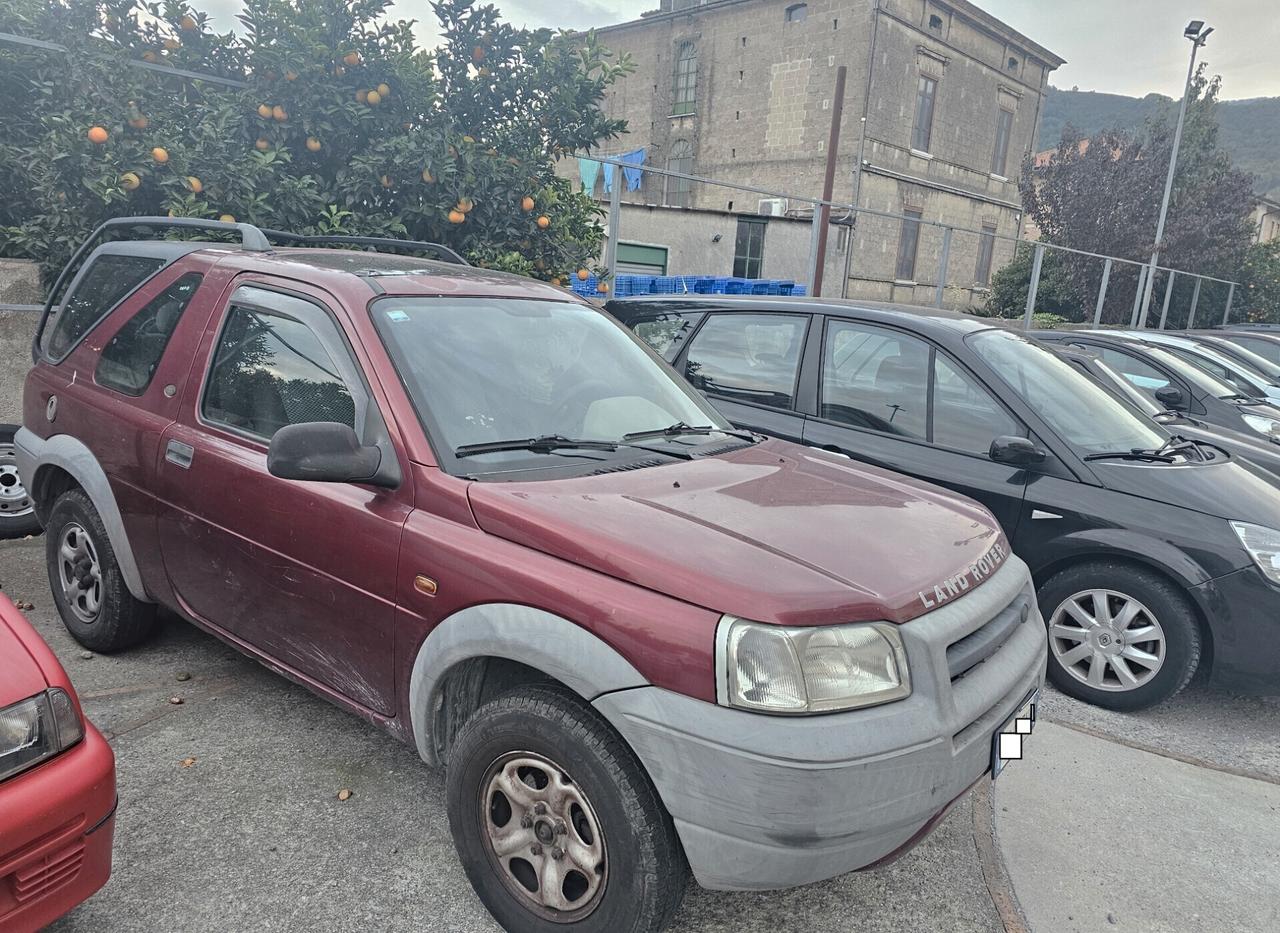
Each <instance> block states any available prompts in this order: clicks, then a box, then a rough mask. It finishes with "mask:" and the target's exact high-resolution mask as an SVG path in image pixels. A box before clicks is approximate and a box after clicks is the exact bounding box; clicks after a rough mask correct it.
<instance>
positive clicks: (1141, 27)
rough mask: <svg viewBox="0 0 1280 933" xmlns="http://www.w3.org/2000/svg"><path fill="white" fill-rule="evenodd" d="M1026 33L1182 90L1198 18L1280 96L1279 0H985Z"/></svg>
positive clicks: (1097, 80) (620, 14)
mask: <svg viewBox="0 0 1280 933" xmlns="http://www.w3.org/2000/svg"><path fill="white" fill-rule="evenodd" d="M496 2H497V5H498V7H499V9H501V10H502V11H503V12H504V13H505V14H506V16H507V18H508V19H509V20H510V21H511V22H513V23H515V24H517V25H528V26H553V27H565V28H573V29H583V28H586V27H589V26H603V25H606V24H608V23H615V22H620V21H623V20H627V19H634V18H635V17H637V16H639V15H640V13H641V12H642V11H644V10H649V9H655V8H656V7H657V5H658V3H657V0H496ZM975 2H977V4H978V6H980V7H982V8H983V9H984V10H986V11H988V12H989V13H991V14H993V15H994V16H997V17H999V18H1000V19H1002V20H1004V21H1005V22H1006V23H1008V24H1009V25H1010V26H1012V27H1013V28H1014V29H1017V30H1018V31H1019V32H1021V33H1022V34H1023V35H1026V36H1028V37H1030V38H1031V39H1034V40H1035V41H1036V42H1039V43H1040V44H1041V45H1043V46H1045V47H1046V48H1048V49H1050V50H1051V51H1053V52H1056V53H1058V55H1060V56H1062V57H1063V58H1065V59H1066V60H1067V64H1066V65H1063V66H1062V68H1060V69H1059V70H1058V71H1057V72H1055V73H1054V75H1053V76H1052V78H1051V81H1052V83H1053V84H1054V85H1056V86H1057V87H1061V88H1070V87H1072V86H1079V88H1080V89H1081V90H1087V91H1109V92H1112V93H1116V94H1131V95H1134V96H1137V97H1141V96H1142V95H1144V94H1148V93H1150V92H1152V91H1155V92H1158V93H1161V94H1167V95H1168V96H1170V97H1180V96H1181V95H1182V83H1183V81H1184V80H1185V78H1186V70H1187V58H1188V56H1189V55H1190V50H1191V47H1190V43H1189V42H1187V40H1186V39H1184V38H1182V29H1183V27H1184V26H1186V24H1187V22H1188V21H1189V20H1192V19H1203V20H1206V21H1207V22H1208V23H1209V24H1210V25H1211V26H1214V27H1215V32H1214V34H1213V36H1212V37H1211V38H1210V39H1209V44H1208V46H1207V47H1206V48H1205V49H1203V50H1202V51H1201V55H1202V56H1203V58H1204V59H1205V60H1206V61H1207V62H1208V63H1209V69H1210V72H1211V73H1213V74H1220V75H1222V97H1223V98H1224V99H1237V98H1244V97H1276V96H1280V67H1277V58H1278V57H1280V12H1277V9H1278V8H1277V3H1276V0H975ZM196 5H197V6H202V7H203V8H204V9H206V10H208V11H209V13H210V15H211V16H213V17H214V19H215V24H216V25H217V27H218V28H220V29H227V28H231V27H233V26H235V25H236V23H235V20H234V19H233V16H234V14H235V12H236V11H237V10H238V9H239V8H240V0H205V2H204V3H203V4H202V3H200V0H196ZM393 10H394V13H395V15H397V16H400V17H403V18H409V19H417V20H419V21H420V22H419V26H418V30H419V37H420V38H421V39H422V40H423V42H424V43H426V44H434V36H435V30H434V27H435V19H434V16H433V15H432V13H431V7H430V6H429V5H428V4H427V2H426V0H397V2H396V3H395V4H394V5H393Z"/></svg>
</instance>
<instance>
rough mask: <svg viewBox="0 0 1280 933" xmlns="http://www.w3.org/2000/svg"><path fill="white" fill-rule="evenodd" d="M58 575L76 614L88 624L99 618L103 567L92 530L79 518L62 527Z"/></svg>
mask: <svg viewBox="0 0 1280 933" xmlns="http://www.w3.org/2000/svg"><path fill="white" fill-rule="evenodd" d="M58 579H59V580H60V581H61V582H62V595H63V597H64V598H65V599H66V602H67V606H69V607H70V609H71V611H72V612H73V613H74V614H75V617H76V618H77V619H79V620H80V621H81V622H84V623H85V624H92V623H94V622H97V621H98V613H99V612H100V611H101V610H102V567H101V565H100V564H99V563H98V551H97V549H96V548H95V547H94V546H93V541H92V540H91V539H90V538H89V533H88V532H87V531H85V530H84V528H82V527H81V526H80V525H79V524H77V523H76V522H71V523H70V524H68V525H66V526H65V527H64V528H63V529H62V539H61V540H60V541H59V542H58Z"/></svg>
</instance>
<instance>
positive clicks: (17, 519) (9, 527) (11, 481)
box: [0, 424, 40, 538]
mask: <svg viewBox="0 0 1280 933" xmlns="http://www.w3.org/2000/svg"><path fill="white" fill-rule="evenodd" d="M16 433H18V426H17V425H16V424H0V538H21V537H23V536H24V535H30V534H35V533H36V532H37V531H39V530H40V520H39V519H37V518H36V508H35V503H34V502H33V501H32V500H31V493H30V492H28V491H27V487H26V485H25V484H24V483H23V482H22V477H21V476H19V475H18V457H17V451H16V450H15V448H14V446H13V435H14V434H16Z"/></svg>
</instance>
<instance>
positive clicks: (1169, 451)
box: [1084, 434, 1196, 463]
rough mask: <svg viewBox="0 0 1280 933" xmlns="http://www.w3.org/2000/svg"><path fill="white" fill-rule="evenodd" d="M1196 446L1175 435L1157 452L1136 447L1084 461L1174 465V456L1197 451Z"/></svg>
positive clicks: (1098, 455) (1099, 455) (1091, 455)
mask: <svg viewBox="0 0 1280 933" xmlns="http://www.w3.org/2000/svg"><path fill="white" fill-rule="evenodd" d="M1195 446H1196V443H1195V441H1189V440H1187V439H1186V438H1185V437H1181V436H1180V435H1177V434H1174V435H1172V436H1171V437H1170V438H1169V439H1168V440H1167V441H1165V442H1164V443H1163V444H1161V445H1160V446H1159V447H1157V448H1156V449H1155V450H1144V449H1143V448H1141V447H1134V448H1131V449H1130V450H1114V451H1108V452H1106V453H1100V454H1089V455H1088V456H1086V457H1085V458H1084V459H1085V461H1086V462H1088V461H1092V460H1149V461H1154V462H1157V463H1173V462H1174V460H1175V458H1174V456H1173V455H1174V454H1180V453H1184V452H1185V451H1187V450H1193V449H1195Z"/></svg>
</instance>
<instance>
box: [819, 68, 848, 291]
mask: <svg viewBox="0 0 1280 933" xmlns="http://www.w3.org/2000/svg"><path fill="white" fill-rule="evenodd" d="M848 74H849V69H848V68H846V67H845V66H844V65H841V66H840V67H839V68H837V69H836V93H835V97H834V98H832V101H831V134H830V136H828V137H827V174H826V176H825V177H824V178H823V180H822V200H823V201H830V200H831V195H832V192H833V191H834V190H835V184H836V155H837V153H838V152H839V150H840V117H841V115H842V114H843V113H844V82H845V78H847V77H848ZM814 217H815V222H816V223H817V225H818V230H817V248H816V249H814V251H813V269H812V270H811V272H812V274H811V275H810V276H809V281H810V282H812V283H813V284H812V286H811V287H810V289H809V294H811V295H813V296H814V297H817V296H819V295H821V294H822V270H823V267H824V266H825V265H826V262H827V233H828V231H829V229H830V226H831V205H830V204H819V205H818V209H817V211H816V212H815V214H814Z"/></svg>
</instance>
